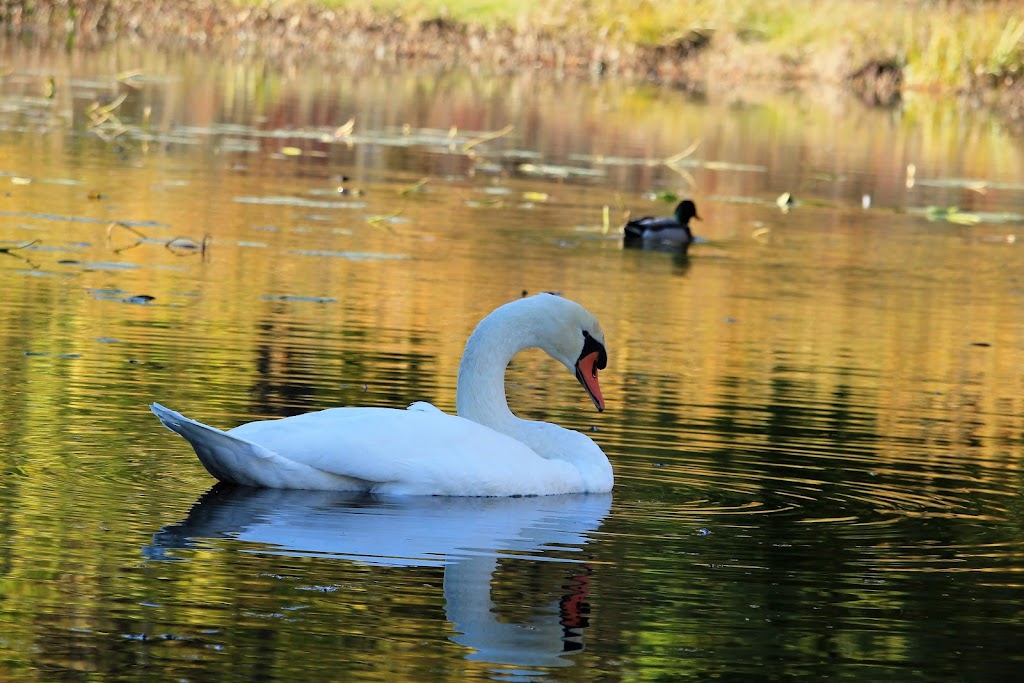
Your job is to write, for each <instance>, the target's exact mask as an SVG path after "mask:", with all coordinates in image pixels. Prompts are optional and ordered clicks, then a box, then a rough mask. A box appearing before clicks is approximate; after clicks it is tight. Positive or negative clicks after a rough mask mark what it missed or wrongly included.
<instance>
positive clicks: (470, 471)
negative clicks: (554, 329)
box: [228, 406, 581, 496]
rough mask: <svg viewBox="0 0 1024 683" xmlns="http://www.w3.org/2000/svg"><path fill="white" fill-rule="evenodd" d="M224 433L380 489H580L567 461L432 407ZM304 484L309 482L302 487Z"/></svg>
mask: <svg viewBox="0 0 1024 683" xmlns="http://www.w3.org/2000/svg"><path fill="white" fill-rule="evenodd" d="M228 435H230V436H232V437H236V438H240V439H242V440H244V441H246V442H250V443H253V444H259V445H260V446H261V447H262V448H264V449H266V450H269V451H271V452H273V453H274V454H276V455H279V456H281V457H283V458H286V459H288V460H289V461H292V462H294V463H298V464H301V465H303V466H305V467H309V468H313V469H315V470H319V471H323V472H325V473H327V474H329V475H332V476H334V477H342V478H344V479H346V480H352V481H353V482H363V484H362V485H361V486H359V487H358V488H360V489H362V490H371V491H375V492H378V493H406V494H424V495H477V496H479V495H514V494H519V495H535V494H548V493H559V492H570V491H578V490H581V489H580V488H579V486H580V482H579V474H578V472H576V470H575V468H574V467H572V466H570V465H569V464H568V463H565V462H555V461H550V460H546V459H544V458H542V457H540V456H539V455H537V454H536V453H535V452H534V451H533V450H532V449H530V448H529V447H528V446H526V445H525V444H523V443H521V442H519V441H517V440H515V439H513V438H511V437H509V436H506V435H504V434H502V433H500V432H496V431H494V430H492V429H490V428H488V427H484V426H483V425H480V424H477V423H476V422H472V421H470V420H466V419H464V418H461V417H457V416H454V415H448V414H446V413H443V412H442V411H440V410H437V409H436V408H433V407H432V406H431V408H429V409H426V408H421V409H415V410H395V409H391V408H332V409H329V410H322V411H319V412H315V413H305V414H303V415H296V416H294V417H289V418H284V419H281V420H267V421H262V422H251V423H249V424H246V425H242V426H241V427H236V428H235V429H232V430H230V431H229V432H228ZM306 488H308V487H306Z"/></svg>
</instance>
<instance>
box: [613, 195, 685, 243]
mask: <svg viewBox="0 0 1024 683" xmlns="http://www.w3.org/2000/svg"><path fill="white" fill-rule="evenodd" d="M691 218H696V219H697V220H700V219H701V218H700V216H698V215H697V206H696V204H694V203H693V202H692V201H690V200H689V199H684V200H683V201H681V202H679V205H678V206H676V210H675V214H674V215H673V216H671V217H655V216H644V217H643V218H637V219H636V220H634V221H629V222H628V223H626V227H625V228H623V232H624V235H623V239H622V245H623V246H625V247H639V248H641V249H661V250H671V251H675V252H680V253H683V254H685V253H686V250H687V249H689V248H690V243H691V242H693V233H692V232H690V219H691Z"/></svg>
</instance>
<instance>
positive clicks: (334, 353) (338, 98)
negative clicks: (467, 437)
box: [0, 44, 1024, 681]
mask: <svg viewBox="0 0 1024 683" xmlns="http://www.w3.org/2000/svg"><path fill="white" fill-rule="evenodd" d="M3 64H4V77H3V79H2V80H0V188H2V195H0V246H2V247H3V251H0V287H2V290H3V296H2V297H0V334H2V335H3V343H2V344H0V355H2V363H0V378H2V382H3V387H4V390H3V392H0V678H3V679H5V680H47V681H52V680H107V679H117V680H220V681H251V680H279V681H293V680H388V681H391V680H414V679H421V680H486V679H496V680H521V679H524V678H532V679H538V678H544V679H550V680H598V679H599V680H628V681H647V680H677V679H681V678H687V677H689V678H694V679H698V680H704V679H710V678H728V679H733V680H743V679H751V678H757V679H763V680H772V679H779V680H781V679H786V680H789V679H793V678H798V677H799V678H809V679H813V680H820V679H824V678H828V679H833V680H854V679H856V680H865V679H866V680H874V681H882V680H905V679H907V678H913V679H915V680H951V679H957V680H986V681H989V680H1000V679H1007V678H1009V677H1011V676H1013V675H1015V673H1016V672H1017V671H1019V668H1020V667H1021V666H1022V665H1024V654H1022V652H1024V650H1022V649H1021V647H1020V646H1021V643H1022V642H1024V607H1022V605H1024V579H1022V576H1024V505H1022V503H1024V501H1022V486H1024V482H1022V471H1024V470H1022V465H1024V447H1022V431H1024V315H1022V311H1024V244H1022V243H1021V241H1020V240H1019V239H1018V238H1020V237H1024V215H1022V213H1021V212H1022V211H1024V209H1022V208H1021V207H1024V180H1022V179H1024V144H1022V140H1021V139H1020V138H1019V137H1015V136H1014V135H1013V134H1012V133H1010V132H1008V131H1007V130H1006V129H1005V128H1004V127H1003V126H1002V125H1001V124H1000V122H999V120H998V119H994V118H991V117H989V116H987V115H985V114H983V113H976V114H965V113H964V112H963V111H960V110H958V109H957V108H956V107H954V106H953V105H952V104H951V103H947V102H936V101H934V100H929V99H925V98H915V97H911V98H908V99H907V100H906V101H905V102H904V104H903V106H902V107H901V109H899V110H896V111H886V110H869V109H865V108H863V107H861V106H860V105H858V104H856V103H854V102H848V101H845V100H843V99H841V98H825V97H822V98H819V99H814V100H811V99H805V98H803V97H801V96H799V95H796V94H762V93H757V92H753V93H737V94H735V96H733V97H730V98H728V99H726V100H717V99H716V100H703V99H700V98H692V97H688V96H686V95H684V94H682V93H680V92H678V91H673V90H668V89H659V88H657V87H655V86H648V85H635V84H633V85H630V84H624V83H616V82H609V81H602V82H594V83H587V82H573V81H569V82H564V81H563V82H559V81H555V80H550V79H549V78H547V77H546V76H544V75H543V74H541V73H534V72H529V73H523V74H518V75H515V76H503V77H487V76H485V75H481V74H475V73H472V72H468V71H442V70H430V69H427V68H418V69H410V70H408V71H402V72H393V71H389V70H386V69H384V68H382V67H375V66H372V65H369V66H368V65H366V64H362V65H359V66H358V67H353V68H348V67H345V68H338V69H333V70H329V69H322V68H321V69H314V68H304V67H302V66H296V65H290V66H287V67H277V66H274V65H270V64H261V63H256V62H253V61H248V62H246V63H236V62H234V61H233V60H231V59H229V58H225V59H223V60H211V59H209V58H205V57H201V56H197V55H164V54H153V53H147V52H144V51H142V50H141V49H139V48H137V47H129V46H120V47H117V48H113V49H110V50H107V51H104V52H100V53H91V54H86V53H78V52H72V53H60V52H51V51H47V50H40V49H34V48H31V47H26V46H18V45H11V44H7V45H5V46H4V47H3ZM673 157H675V158H673ZM666 161H668V162H670V163H665V162H666ZM341 189H343V191H341ZM784 192H789V193H791V196H792V198H793V199H794V200H795V203H794V204H793V205H792V206H783V207H780V205H778V204H777V203H776V199H777V198H778V197H779V196H780V195H781V194H782V193H784ZM674 196H690V197H692V198H694V199H695V200H696V202H697V206H698V208H699V211H700V214H701V216H702V218H703V220H702V221H700V222H697V223H695V232H696V233H697V234H698V236H699V238H700V241H699V242H698V243H697V244H695V245H694V246H693V247H692V248H691V249H690V254H689V258H688V259H682V258H679V257H678V256H676V255H674V254H669V253H656V252H643V251H636V250H629V251H624V250H623V249H622V248H621V246H620V243H619V239H618V232H617V231H618V230H619V227H620V226H621V224H622V222H623V219H624V216H625V215H626V212H629V214H630V215H632V216H637V215H644V214H664V215H668V214H669V213H670V212H671V209H672V206H673V197H674ZM951 207H956V210H952V209H951ZM543 290H549V291H558V292H561V293H563V294H564V295H566V296H568V297H570V298H573V299H575V300H577V301H579V302H580V303H582V304H584V305H585V306H586V307H588V308H589V309H590V310H591V311H593V312H594V313H595V314H596V315H597V316H598V318H599V319H600V320H601V321H602V324H603V326H604V329H605V332H606V336H607V340H608V350H609V358H610V361H609V366H608V369H607V371H606V372H605V373H604V374H603V375H602V379H603V387H604V394H605V397H606V399H607V404H608V407H607V410H606V411H605V412H604V413H603V414H597V413H596V412H595V411H594V410H593V406H592V405H591V404H590V401H589V400H588V398H587V396H586V395H585V393H584V392H583V391H581V390H580V388H579V386H578V385H577V384H576V382H575V381H574V379H573V378H572V377H571V376H570V375H569V374H568V373H566V372H565V371H564V369H563V368H561V367H560V366H559V365H558V364H556V363H554V362H553V361H551V360H550V359H548V358H547V357H546V356H544V355H543V354H541V353H540V352H536V351H532V352H526V353H524V354H522V355H521V356H518V357H517V358H516V359H515V360H514V362H513V363H512V365H511V366H510V368H509V370H508V374H507V379H508V384H509V388H508V394H509V402H510V404H511V405H512V407H513V409H514V410H516V411H517V412H518V413H519V414H520V415H522V416H526V417H531V418H542V419H547V420H550V421H554V422H557V423H559V424H562V425H564V426H567V427H572V428H576V429H580V430H584V431H587V432H588V433H590V434H591V436H593V438H594V439H595V440H596V441H597V442H599V443H600V444H601V446H602V447H603V448H604V450H605V451H606V452H607V453H608V455H609V457H610V459H611V461H612V463H613V465H614V468H615V472H616V487H615V490H614V491H613V493H612V494H611V495H607V496H557V497H550V498H521V499H509V500H495V499H466V500H449V499H444V498H426V499H415V498H413V499H369V498H365V497H353V496H345V495H341V494H330V493H310V492H298V493H295V492H282V491H258V490H245V489H234V490H232V489H229V488H221V487H216V488H211V487H212V485H213V484H214V481H213V480H212V479H211V478H210V476H209V475H208V474H207V473H206V471H205V470H203V468H202V466H201V465H200V463H199V462H198V460H197V459H196V457H195V455H194V454H193V452H192V450H191V449H190V448H189V446H188V444H187V443H186V442H185V441H184V440H182V439H180V438H179V437H177V436H175V435H174V434H172V433H170V432H168V431H167V430H165V429H163V427H161V426H160V424H159V423H158V422H157V421H156V419H155V418H154V417H153V416H152V415H151V414H150V412H149V410H148V408H147V405H148V404H149V403H150V402H152V401H160V402H161V403H163V404H165V405H167V406H170V407H172V408H175V409H177V410H180V411H182V412H185V413H186V414H188V415H190V416H192V417H195V418H197V419H201V420H203V421H204V422H207V423H209V424H213V425H217V426H221V427H225V428H227V427H231V426H234V425H237V424H240V423H242V422H246V421H249V420H252V419H255V418H259V417H272V416H283V415H289V414H294V413H299V412H304V411H308V410H314V409H319V408H323V407H329V406H335V405H382V406H392V407H404V406H405V405H407V404H408V403H410V402H412V401H415V400H428V401H432V402H434V403H435V404H436V405H438V406H439V407H441V408H443V409H445V410H453V409H454V403H455V393H454V392H455V373H456V369H457V365H458V360H459V355H460V353H461V350H462V346H463V344H464V342H465V338H466V336H467V335H468V334H469V332H470V331H471V330H472V328H473V326H474V325H475V324H476V322H477V321H478V320H479V319H480V318H481V317H482V316H483V315H485V314H486V313H487V312H489V311H490V310H492V309H493V308H494V307H496V306H498V305H500V304H502V303H504V302H506V301H509V300H511V299H515V298H517V297H519V296H521V295H522V293H523V292H531V293H532V292H538V291H543ZM381 438H382V439H386V438H387V435H386V434H382V435H381Z"/></svg>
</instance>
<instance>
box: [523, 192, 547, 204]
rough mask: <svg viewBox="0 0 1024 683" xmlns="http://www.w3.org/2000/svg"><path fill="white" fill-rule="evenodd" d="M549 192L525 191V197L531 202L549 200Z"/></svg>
mask: <svg viewBox="0 0 1024 683" xmlns="http://www.w3.org/2000/svg"><path fill="white" fill-rule="evenodd" d="M548 198H549V197H548V193H547V192H524V193H523V199H526V200H527V201H531V202H546V201H547V200H548Z"/></svg>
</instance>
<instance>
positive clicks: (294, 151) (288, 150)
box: [281, 147, 302, 157]
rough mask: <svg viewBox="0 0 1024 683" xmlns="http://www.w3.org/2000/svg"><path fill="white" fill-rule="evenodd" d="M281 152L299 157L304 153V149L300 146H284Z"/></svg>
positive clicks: (287, 155)
mask: <svg viewBox="0 0 1024 683" xmlns="http://www.w3.org/2000/svg"><path fill="white" fill-rule="evenodd" d="M281 154H283V155H285V156H286V157H297V156H301V155H302V150H301V149H299V148H298V147H282V148H281Z"/></svg>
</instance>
